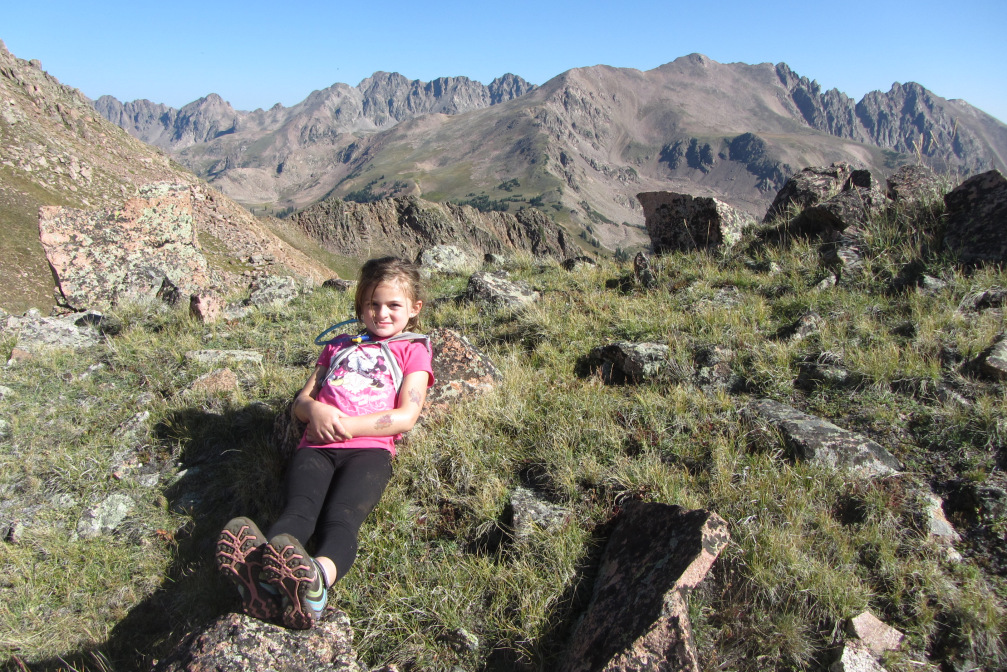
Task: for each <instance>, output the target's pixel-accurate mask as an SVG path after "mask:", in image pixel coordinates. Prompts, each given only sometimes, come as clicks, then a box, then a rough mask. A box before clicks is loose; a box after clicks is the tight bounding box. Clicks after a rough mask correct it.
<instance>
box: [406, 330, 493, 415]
mask: <svg viewBox="0 0 1007 672" xmlns="http://www.w3.org/2000/svg"><path fill="white" fill-rule="evenodd" d="M430 345H431V347H432V348H433V356H434V359H433V364H434V367H433V368H434V386H433V387H432V388H430V389H429V390H427V399H426V402H425V403H424V410H425V411H428V410H431V409H438V408H439V409H445V408H447V406H448V405H449V404H450V403H452V402H453V401H454V400H456V399H461V398H464V397H468V396H471V395H474V394H481V393H483V392H487V391H489V390H491V389H493V388H494V387H496V386H497V383H499V382H500V380H501V379H502V376H501V375H500V371H498V370H497V368H496V366H494V364H493V362H492V361H490V359H489V357H487V356H486V355H484V354H483V353H482V352H481V351H480V350H479V349H478V348H476V347H475V346H474V345H472V343H471V342H470V341H469V340H468V339H467V338H465V336H463V335H462V334H460V333H458V332H457V331H455V330H453V329H434V330H433V331H432V332H430Z"/></svg>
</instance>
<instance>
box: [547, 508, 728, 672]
mask: <svg viewBox="0 0 1007 672" xmlns="http://www.w3.org/2000/svg"><path fill="white" fill-rule="evenodd" d="M729 540H730V535H729V534H728V531H727V524H726V523H725V522H724V520H723V519H722V518H721V517H720V516H718V515H717V514H715V513H712V512H710V511H703V510H694V511H688V510H686V509H683V508H681V507H679V506H671V505H668V504H655V503H646V504H645V503H641V502H637V501H631V502H629V503H628V504H627V505H626V506H625V508H624V509H623V511H622V512H621V513H620V514H619V517H618V519H617V520H616V523H615V528H614V531H613V532H612V535H611V537H610V538H609V540H608V544H607V545H606V546H605V551H604V555H603V557H602V561H601V566H600V567H599V569H598V578H597V579H596V580H595V585H594V590H593V593H592V597H591V603H590V605H589V606H588V608H587V612H586V613H585V614H584V617H583V618H582V619H581V621H580V623H579V624H578V626H577V628H576V630H575V631H574V633H573V635H572V637H571V639H570V645H569V648H568V650H567V653H566V656H565V659H564V661H563V663H562V665H561V669H562V670H563V671H564V672H601V671H613V672H614V671H615V670H638V671H640V672H658V671H664V670H682V671H690V672H691V671H696V672H698V670H699V662H698V657H697V654H696V649H695V644H694V641H693V636H692V627H691V624H690V622H689V611H688V606H687V604H686V599H687V596H688V592H689V591H690V590H692V589H693V588H695V587H696V586H697V585H698V584H699V583H700V582H701V581H702V580H703V578H705V576H706V574H707V572H709V570H710V567H711V566H712V565H713V562H714V560H716V558H717V556H718V555H719V554H720V552H721V550H723V548H724V547H725V546H726V545H727V543H728V541H729Z"/></svg>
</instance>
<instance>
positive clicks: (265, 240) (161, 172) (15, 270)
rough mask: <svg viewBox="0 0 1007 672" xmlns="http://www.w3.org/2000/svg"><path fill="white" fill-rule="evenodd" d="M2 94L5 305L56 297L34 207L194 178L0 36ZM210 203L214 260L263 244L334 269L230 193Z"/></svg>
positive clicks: (206, 237) (235, 261) (304, 263)
mask: <svg viewBox="0 0 1007 672" xmlns="http://www.w3.org/2000/svg"><path fill="white" fill-rule="evenodd" d="M0 100H2V106H0V306H2V307H3V308H4V309H6V310H10V311H18V312H20V311H23V310H25V309H27V308H30V307H36V308H40V309H47V308H48V307H50V306H52V305H53V303H54V301H53V296H52V290H53V279H52V275H51V273H50V271H49V266H48V263H47V262H46V259H45V255H44V253H43V251H42V247H41V245H40V243H39V231H38V211H39V207H40V206H43V205H64V206H70V207H76V208H88V209H98V208H113V207H118V206H120V205H121V204H122V201H123V200H124V199H125V198H127V197H130V196H133V195H134V194H135V193H136V191H137V187H138V186H140V185H143V184H149V183H153V182H161V181H170V182H176V183H182V184H189V185H194V186H196V185H198V184H199V180H198V178H196V176H194V175H193V174H192V173H190V172H189V171H187V170H186V169H184V168H182V167H181V166H179V165H178V164H176V163H175V162H174V161H172V160H171V159H170V158H169V157H168V156H166V155H165V154H164V153H163V152H162V151H160V150H158V149H155V148H154V147H151V146H149V145H146V144H144V143H142V142H140V141H138V140H136V139H135V138H133V137H130V136H129V135H128V134H127V133H125V132H124V131H123V130H122V129H120V128H118V127H116V126H115V125H113V124H110V123H109V122H108V121H106V120H105V119H104V118H102V117H101V116H100V115H99V114H98V113H97V112H96V111H95V109H94V108H93V107H92V106H91V103H90V101H89V100H88V99H87V98H86V97H84V96H83V95H82V94H81V93H80V92H79V91H78V90H77V89H74V88H71V87H69V86H65V85H63V84H60V83H59V81H57V80H56V79H55V78H54V77H52V76H51V75H49V74H48V73H46V72H45V71H44V70H42V66H41V64H40V63H39V62H38V61H25V60H23V59H19V58H16V57H15V56H13V55H12V54H11V53H10V52H8V51H7V49H6V47H5V46H4V45H3V43H2V42H0ZM199 189H200V190H204V193H205V191H208V190H205V187H199ZM209 200H212V202H213V206H212V208H210V207H207V208H205V210H206V212H205V213H204V214H205V215H206V217H207V219H208V220H212V221H207V222H206V224H207V225H206V226H204V227H203V228H202V230H201V231H200V240H201V242H202V243H203V245H204V247H206V246H209V248H212V249H213V250H214V253H213V254H209V257H210V260H211V262H215V261H216V262H219V263H221V264H223V265H225V266H230V267H235V266H237V267H239V268H240V266H241V264H242V263H243V259H242V257H243V256H247V254H248V252H247V250H249V249H256V250H262V249H268V250H269V251H270V252H271V253H274V255H275V256H277V257H278V259H282V260H283V261H284V262H285V264H286V265H287V267H288V269H290V270H291V272H294V273H296V274H299V275H305V276H311V277H316V278H317V279H324V277H326V276H327V275H329V274H330V273H329V272H328V271H327V269H326V268H324V267H323V266H322V265H321V264H319V263H318V262H315V261H312V260H311V259H309V258H308V257H307V256H305V255H304V254H302V253H300V252H298V251H297V250H295V249H293V248H292V247H291V246H290V245H288V244H286V243H284V242H283V241H282V240H280V239H279V238H278V237H277V236H276V235H274V234H273V233H271V232H270V231H269V230H268V229H267V228H266V227H265V226H263V225H262V224H261V223H259V222H258V221H256V219H255V218H254V217H252V216H251V215H250V214H249V213H248V211H247V210H245V209H244V208H241V207H239V206H238V205H237V204H235V203H234V202H233V201H231V200H230V199H229V198H226V197H222V196H220V195H219V194H218V195H213V196H212V197H211V198H210V199H209ZM198 219H199V215H197V223H198ZM232 270H238V269H234V268H232Z"/></svg>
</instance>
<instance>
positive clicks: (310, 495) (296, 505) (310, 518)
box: [266, 448, 338, 544]
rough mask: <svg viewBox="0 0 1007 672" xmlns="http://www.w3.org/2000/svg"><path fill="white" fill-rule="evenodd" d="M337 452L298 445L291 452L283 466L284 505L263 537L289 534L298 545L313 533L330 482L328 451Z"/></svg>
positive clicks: (331, 466)
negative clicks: (284, 470) (284, 476)
mask: <svg viewBox="0 0 1007 672" xmlns="http://www.w3.org/2000/svg"><path fill="white" fill-rule="evenodd" d="M335 452H338V451H333V450H320V449H315V448H301V449H300V450H297V451H295V452H294V456H293V457H292V458H291V459H290V466H289V467H288V469H287V478H286V484H285V488H284V489H285V495H286V504H284V507H283V513H281V514H280V517H279V518H277V519H276V522H274V523H273V524H272V526H270V528H269V531H268V532H267V533H266V538H267V539H272V538H273V537H275V536H276V535H278V534H289V535H291V536H292V537H294V538H295V539H297V540H298V541H300V542H301V543H302V544H306V543H308V539H309V538H310V537H311V535H312V534H314V532H315V525H316V523H317V522H318V513H319V511H321V509H322V505H323V504H324V503H325V496H326V493H328V491H329V486H330V485H331V484H332V474H333V473H334V471H335V464H334V462H333V459H332V456H331V455H330V453H335Z"/></svg>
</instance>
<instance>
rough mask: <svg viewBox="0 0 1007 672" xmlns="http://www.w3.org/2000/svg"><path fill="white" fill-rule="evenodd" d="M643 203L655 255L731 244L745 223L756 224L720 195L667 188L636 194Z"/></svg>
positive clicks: (746, 224)
mask: <svg viewBox="0 0 1007 672" xmlns="http://www.w3.org/2000/svg"><path fill="white" fill-rule="evenodd" d="M636 197H637V199H638V200H639V201H640V204H641V205H642V206H643V212H644V218H645V223H646V226H647V233H648V235H649V236H650V243H651V247H652V248H653V250H654V252H655V254H662V253H664V252H675V251H679V252H689V251H691V250H696V249H700V250H703V249H709V248H716V247H721V246H726V247H729V246H731V245H733V244H734V243H736V242H738V240H739V239H740V238H741V230H742V228H744V227H745V226H748V225H751V224H755V220H754V219H753V218H752V217H751V216H750V215H748V214H746V213H744V212H741V211H739V210H735V209H734V208H732V207H731V206H729V205H728V204H727V203H724V202H722V201H719V200H717V199H716V198H706V197H695V196H690V195H688V194H676V193H672V192H666V191H651V192H643V193H640V194H637V195H636Z"/></svg>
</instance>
